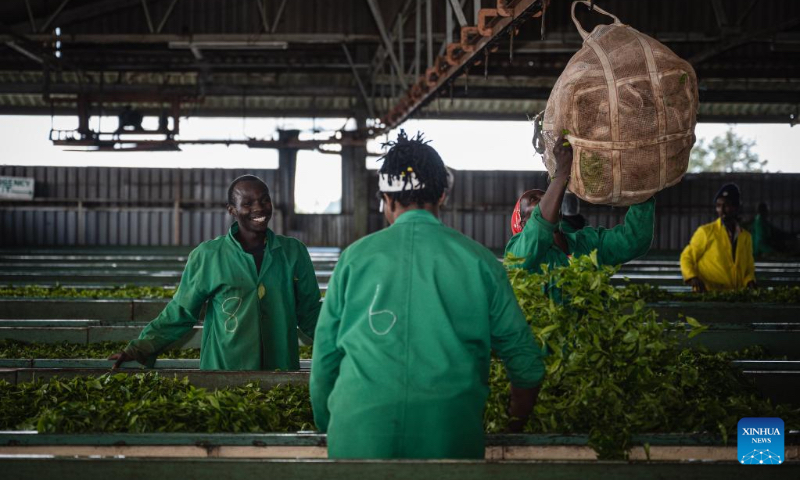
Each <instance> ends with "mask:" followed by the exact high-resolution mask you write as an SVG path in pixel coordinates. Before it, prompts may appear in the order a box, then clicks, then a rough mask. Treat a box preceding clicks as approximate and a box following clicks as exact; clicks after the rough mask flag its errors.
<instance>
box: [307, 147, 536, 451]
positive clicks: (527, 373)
mask: <svg viewBox="0 0 800 480" xmlns="http://www.w3.org/2000/svg"><path fill="white" fill-rule="evenodd" d="M392 145H393V146H392V148H391V149H390V150H389V152H388V153H387V154H386V156H385V157H384V159H383V160H384V163H383V166H382V167H381V169H380V172H379V189H380V194H381V199H382V202H383V204H384V205H385V211H384V214H385V216H386V219H387V220H388V222H389V223H390V224H391V226H390V227H388V228H386V229H384V230H382V231H380V232H377V233H374V234H372V235H369V236H368V237H365V238H363V239H361V240H359V241H357V242H356V243H354V244H353V245H351V246H350V247H349V248H348V249H347V250H345V251H344V252H343V253H342V255H341V258H340V260H339V262H338V264H337V265H336V268H335V270H334V272H333V276H332V278H331V280H330V283H329V286H328V293H327V295H326V297H325V304H324V306H323V308H322V312H321V314H320V319H319V323H318V325H317V332H316V336H315V339H314V356H313V361H312V367H311V402H312V406H313V408H314V420H315V422H316V424H317V428H318V429H319V430H320V431H322V432H327V434H328V455H329V456H330V457H332V458H483V456H484V434H483V421H482V420H483V418H482V417H483V410H484V406H485V403H486V397H487V395H488V392H489V386H488V376H489V361H490V358H491V355H490V351H491V350H494V352H495V353H496V354H497V356H498V357H499V358H500V359H502V360H503V362H504V363H505V366H506V368H507V370H508V374H509V377H510V379H511V383H512V402H511V406H510V413H511V415H512V417H515V418H517V419H519V420H518V421H516V422H514V428H515V429H516V430H521V428H522V424H523V423H524V421H525V420H527V418H528V416H529V415H530V412H531V409H532V408H533V404H534V401H535V399H536V394H537V392H538V388H537V387H538V385H539V384H540V382H541V381H542V377H543V375H544V366H543V363H542V359H541V352H540V350H539V347H538V346H537V344H536V342H535V340H534V339H533V335H532V333H531V330H530V328H529V327H528V324H527V323H526V322H525V317H524V316H523V314H522V311H521V310H520V308H519V305H518V304H517V300H516V298H515V297H514V293H513V291H512V289H511V285H510V284H509V282H508V277H507V275H506V271H505V269H504V268H503V266H502V265H501V263H500V262H498V261H497V259H496V258H495V256H494V255H493V254H492V253H491V252H490V251H489V250H487V249H486V248H484V247H483V246H481V245H480V244H478V243H477V242H475V241H473V240H471V239H469V238H467V237H465V236H464V235H462V234H461V233H459V232H457V231H455V230H453V229H451V228H448V227H445V226H444V225H442V223H441V222H440V221H439V220H438V219H437V214H438V210H439V205H440V204H441V202H442V201H443V200H444V192H445V189H446V187H447V173H446V170H445V166H444V163H442V160H441V158H440V157H439V154H438V153H436V151H435V150H434V149H433V148H431V147H430V146H429V145H427V144H426V143H425V142H423V141H422V140H421V138H420V136H417V138H415V139H408V138H407V137H406V135H405V133H401V134H400V136H399V137H398V139H397V142H396V143H394V144H392Z"/></svg>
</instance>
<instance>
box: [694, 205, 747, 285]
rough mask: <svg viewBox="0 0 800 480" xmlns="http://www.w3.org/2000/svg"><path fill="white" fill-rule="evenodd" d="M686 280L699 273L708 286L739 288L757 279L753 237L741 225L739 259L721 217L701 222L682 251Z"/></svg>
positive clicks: (737, 247) (737, 242) (698, 275)
mask: <svg viewBox="0 0 800 480" xmlns="http://www.w3.org/2000/svg"><path fill="white" fill-rule="evenodd" d="M681 273H682V274H683V279H684V280H689V279H690V278H694V277H699V278H700V280H702V281H703V283H704V284H705V286H706V289H708V290H740V289H742V288H745V287H746V286H747V284H748V283H750V282H754V281H755V280H756V267H755V262H754V260H753V240H752V237H751V236H750V233H749V232H748V231H747V230H744V229H741V231H740V232H739V236H738V239H737V241H736V260H735V261H734V259H733V254H732V248H731V240H730V238H729V237H728V233H727V232H726V231H725V226H724V225H722V220H721V219H717V220H716V221H714V222H711V223H707V224H705V225H701V226H700V228H698V229H697V231H696V232H694V235H693V236H692V240H691V241H690V242H689V245H687V246H686V248H685V249H684V250H683V253H681Z"/></svg>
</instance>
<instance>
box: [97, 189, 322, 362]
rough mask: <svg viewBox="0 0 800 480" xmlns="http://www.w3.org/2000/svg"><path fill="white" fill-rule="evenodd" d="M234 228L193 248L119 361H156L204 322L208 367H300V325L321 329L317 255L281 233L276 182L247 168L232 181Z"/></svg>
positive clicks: (203, 359)
mask: <svg viewBox="0 0 800 480" xmlns="http://www.w3.org/2000/svg"><path fill="white" fill-rule="evenodd" d="M228 213H230V215H231V216H232V217H233V218H235V219H236V221H235V222H234V223H233V225H231V227H230V230H229V232H228V234H227V235H224V236H221V237H217V238H215V239H213V240H209V241H207V242H203V243H201V244H200V245H199V246H198V247H197V248H195V249H194V250H193V251H192V253H190V254H189V260H188V262H187V263H186V269H185V270H184V272H183V276H182V277H181V283H180V286H179V287H178V291H177V292H175V296H174V297H173V298H172V301H171V302H169V304H168V305H167V306H166V307H165V308H164V310H163V311H162V312H161V314H160V315H159V316H158V317H156V319H155V320H153V321H152V322H150V324H148V325H147V327H145V329H144V330H143V331H142V333H141V335H140V336H139V338H138V339H137V340H133V341H131V342H130V343H129V344H128V346H127V347H126V348H125V350H124V351H122V352H120V353H117V354H114V355H112V356H111V357H110V359H111V360H116V363H115V368H116V367H118V366H119V365H121V364H122V363H123V362H126V361H130V360H136V361H138V362H140V363H142V364H145V365H148V366H152V365H153V363H154V362H155V359H156V357H157V356H158V354H159V353H161V352H162V351H164V350H165V349H166V348H167V347H168V346H169V345H171V344H172V343H174V342H175V341H177V340H178V339H180V338H181V337H183V336H184V335H185V334H186V333H188V332H189V331H190V330H191V329H192V328H193V327H194V325H195V324H197V322H198V317H199V315H200V309H201V308H202V306H203V304H204V303H206V301H207V302H208V306H207V307H206V316H205V320H204V322H203V340H202V345H201V350H200V368H201V369H203V370H299V369H300V359H299V358H300V357H299V351H298V350H299V349H298V340H297V328H298V327H299V328H300V329H301V330H302V331H303V333H305V334H306V335H308V336H310V337H313V335H314V329H315V327H316V324H317V316H318V315H319V310H320V301H319V299H320V293H319V286H318V284H317V278H316V274H315V273H314V267H313V265H312V263H311V257H310V256H309V255H308V250H306V247H305V245H303V244H302V243H301V242H300V241H299V240H297V239H294V238H290V237H284V236H282V235H276V234H275V233H274V232H273V231H272V230H270V229H269V228H268V225H269V221H270V219H271V218H272V198H271V197H270V194H269V188H267V185H266V184H265V183H264V182H263V181H262V180H261V179H259V178H258V177H255V176H252V175H245V176H242V177H239V178H237V179H236V180H234V181H233V183H231V185H230V187H229V188H228Z"/></svg>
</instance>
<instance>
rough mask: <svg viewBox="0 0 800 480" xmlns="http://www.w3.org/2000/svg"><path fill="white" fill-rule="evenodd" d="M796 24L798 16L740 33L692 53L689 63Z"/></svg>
mask: <svg viewBox="0 0 800 480" xmlns="http://www.w3.org/2000/svg"><path fill="white" fill-rule="evenodd" d="M798 25H800V17H796V18H792V19H790V20H787V21H785V22H783V23H781V24H779V25H777V26H774V27H768V28H762V29H759V30H754V31H752V32H748V33H742V34H740V35H738V36H736V37H732V38H730V39H729V40H724V41H722V42H721V43H719V44H717V45H714V46H712V47H710V48H708V49H706V50H703V51H701V52H699V53H697V54H695V55H693V56H692V57H691V58H689V63H691V64H692V65H697V64H699V63H702V62H704V61H706V60H708V59H710V58H712V57H715V56H717V55H719V54H720V53H723V52H727V51H728V50H730V49H732V48H736V47H739V46H741V45H745V44H748V43H751V42H753V41H755V40H756V39H758V38H761V37H768V36H772V35H775V34H776V33H778V32H782V31H784V30H789V29H791V28H794V27H796V26H798Z"/></svg>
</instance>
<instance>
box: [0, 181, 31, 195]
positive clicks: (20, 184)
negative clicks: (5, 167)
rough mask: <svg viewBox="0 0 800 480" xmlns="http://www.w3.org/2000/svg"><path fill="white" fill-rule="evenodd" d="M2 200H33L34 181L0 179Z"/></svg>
mask: <svg viewBox="0 0 800 480" xmlns="http://www.w3.org/2000/svg"><path fill="white" fill-rule="evenodd" d="M0 200H33V179H32V178H28V177H0Z"/></svg>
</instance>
